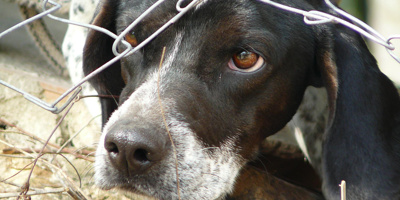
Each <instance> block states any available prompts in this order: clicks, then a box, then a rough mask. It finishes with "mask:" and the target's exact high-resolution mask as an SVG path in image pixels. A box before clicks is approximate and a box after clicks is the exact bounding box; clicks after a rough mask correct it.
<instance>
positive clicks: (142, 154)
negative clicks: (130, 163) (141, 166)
mask: <svg viewBox="0 0 400 200" xmlns="http://www.w3.org/2000/svg"><path fill="white" fill-rule="evenodd" d="M149 154H150V153H149V152H148V151H146V150H145V149H137V150H136V151H135V153H134V154H133V158H134V159H135V160H137V161H139V162H142V163H145V162H148V161H150V160H149V157H148V155H149Z"/></svg>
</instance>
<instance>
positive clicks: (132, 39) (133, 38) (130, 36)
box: [125, 32, 138, 47]
mask: <svg viewBox="0 0 400 200" xmlns="http://www.w3.org/2000/svg"><path fill="white" fill-rule="evenodd" d="M125 40H126V41H127V42H128V43H129V44H130V45H131V46H132V47H136V46H137V45H138V41H137V39H136V36H135V33H134V32H131V33H128V34H126V35H125Z"/></svg>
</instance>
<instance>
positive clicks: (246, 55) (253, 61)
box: [228, 51, 264, 72]
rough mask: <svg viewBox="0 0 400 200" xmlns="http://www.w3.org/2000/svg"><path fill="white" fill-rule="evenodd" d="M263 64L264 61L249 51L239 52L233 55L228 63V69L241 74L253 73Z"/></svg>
mask: <svg viewBox="0 0 400 200" xmlns="http://www.w3.org/2000/svg"><path fill="white" fill-rule="evenodd" d="M263 64H264V59H263V58H262V57H261V56H260V55H258V54H256V53H254V52H251V51H241V52H238V53H235V54H234V55H233V57H232V59H231V60H230V61H229V63H228V65H229V68H230V69H232V70H236V71H241V72H253V71H256V70H257V69H260V68H261V67H262V66H263Z"/></svg>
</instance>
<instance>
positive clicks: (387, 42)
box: [0, 0, 400, 114]
mask: <svg viewBox="0 0 400 200" xmlns="http://www.w3.org/2000/svg"><path fill="white" fill-rule="evenodd" d="M202 1H204V0H192V1H191V2H190V3H189V4H188V5H187V6H185V7H182V6H181V5H182V2H183V0H179V1H178V2H177V4H176V10H177V11H178V14H176V15H175V16H174V17H172V18H171V19H170V20H169V21H168V22H167V23H165V24H164V25H163V26H161V27H160V28H159V29H158V30H157V31H156V32H154V33H153V34H152V35H150V36H149V37H148V38H147V39H145V40H144V41H143V42H141V43H140V44H138V45H137V46H136V47H134V48H133V47H132V46H131V45H130V44H129V43H128V42H126V41H125V40H124V36H125V35H126V34H127V33H128V32H129V31H130V30H132V29H133V28H134V27H135V26H136V25H137V24H138V23H139V22H140V21H141V20H142V19H143V18H144V17H145V16H146V15H148V14H149V13H151V12H152V11H153V10H154V9H155V8H157V7H158V6H159V5H161V4H162V3H164V2H165V0H158V1H157V2H155V3H154V4H153V5H152V6H151V7H150V8H148V9H147V10H146V11H145V12H144V13H143V14H142V15H141V16H139V17H138V18H137V19H136V20H135V21H133V22H132V23H131V24H130V25H129V26H128V27H127V28H126V29H125V30H124V31H123V32H122V33H121V34H119V35H116V34H114V33H112V32H110V31H109V30H107V29H104V28H102V27H98V26H94V25H90V24H84V23H79V22H74V21H70V20H68V19H63V18H60V17H56V16H54V15H53V13H54V12H56V11H57V10H59V9H60V8H61V5H60V4H59V3H56V2H54V1H51V0H43V1H42V9H43V11H42V12H41V13H40V14H38V15H36V16H34V17H32V18H30V19H27V20H25V21H22V22H21V23H18V24H16V25H15V26H13V27H11V28H9V29H7V30H6V31H3V32H2V33H0V40H1V39H2V38H3V37H4V36H5V35H8V34H11V33H12V32H13V31H15V30H16V29H19V28H21V27H23V26H25V25H27V24H29V23H31V22H33V21H35V20H38V19H41V18H43V17H49V18H51V19H53V20H56V21H59V22H61V23H66V24H71V25H76V26H81V27H85V28H89V29H93V30H96V31H99V32H102V33H105V34H107V35H108V36H109V37H112V38H113V39H115V42H114V44H113V47H112V51H113V53H114V55H115V57H114V58H113V59H112V60H110V61H108V62H107V63H105V64H104V65H102V66H99V68H97V70H95V71H94V72H92V73H91V74H89V75H87V76H86V77H84V78H83V79H82V80H81V81H79V82H78V83H77V84H75V85H74V86H72V87H71V88H69V89H68V90H67V91H66V92H65V93H63V94H62V95H60V96H59V97H58V98H57V99H56V100H55V101H54V102H52V103H47V102H45V101H43V100H41V99H39V98H37V97H36V96H34V95H31V94H29V93H28V92H26V91H24V90H22V89H20V88H18V87H15V86H13V85H11V84H9V83H7V82H6V81H4V80H0V84H2V85H4V86H6V87H8V88H10V89H12V90H14V91H16V92H18V93H20V94H22V95H23V96H24V97H25V98H26V99H27V100H28V101H30V102H32V103H34V104H36V105H38V106H40V107H41V108H43V109H45V110H48V111H50V112H51V113H54V114H59V113H61V112H63V111H64V110H65V109H66V108H68V106H69V105H70V104H73V102H74V100H75V99H77V97H78V95H79V93H80V92H81V86H82V84H84V83H86V82H87V81H88V80H89V79H91V78H93V77H94V76H96V75H97V74H99V73H101V72H102V71H104V70H105V69H106V68H108V67H109V66H111V65H112V64H113V63H115V62H117V61H118V60H120V59H121V58H123V57H126V56H129V55H131V54H132V53H134V52H136V51H138V50H140V49H141V48H143V47H144V46H145V45H146V44H148V43H149V42H150V41H151V40H153V39H154V38H155V37H157V36H158V35H159V34H161V33H162V32H163V31H164V30H165V29H167V28H168V27H169V26H171V25H172V24H174V23H175V22H176V21H177V20H179V19H180V18H181V17H182V16H184V15H185V13H187V12H188V11H190V10H191V9H193V8H194V7H196V6H197V5H198V4H199V3H201V2H202ZM258 1H260V2H263V3H265V4H269V5H271V6H273V7H276V8H277V9H281V10H282V11H283V12H292V13H296V14H299V15H303V16H304V23H306V24H309V25H318V24H324V23H338V24H342V25H343V26H346V27H348V28H350V29H352V30H354V31H356V32H358V33H360V34H361V35H363V36H365V37H366V38H368V39H370V40H371V41H373V42H375V43H377V44H379V45H381V46H383V47H384V48H386V49H387V51H388V53H389V54H390V55H391V56H392V57H393V58H394V59H395V60H396V61H397V62H399V63H400V58H399V57H398V56H397V55H395V53H394V50H395V46H394V45H393V44H392V41H393V40H397V39H400V35H393V36H390V37H388V38H385V37H384V36H382V35H381V34H380V33H379V32H377V31H375V30H374V29H373V28H371V27H370V26H368V25H367V24H365V23H364V22H362V21H361V20H358V19H357V18H355V17H353V16H352V15H349V14H348V13H346V12H344V11H342V10H341V9H339V8H337V7H336V6H335V5H334V4H332V3H331V2H330V1H329V0H325V2H326V4H327V5H328V6H329V7H330V8H331V9H332V10H333V11H334V12H335V13H336V14H337V15H339V16H342V17H343V18H341V17H337V16H334V15H332V14H329V13H324V12H321V11H316V10H311V11H305V10H301V9H298V8H293V7H290V6H287V5H283V4H280V3H277V2H275V1H271V0H258ZM344 18H345V19H347V20H344ZM119 45H124V46H125V47H126V48H125V49H126V50H125V51H123V52H121V53H120V52H118V51H117V48H118V46H119ZM64 99H67V100H66V102H65V103H63V104H62V105H61V106H57V105H58V104H60V103H61V101H62V100H64Z"/></svg>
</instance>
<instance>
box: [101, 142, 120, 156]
mask: <svg viewBox="0 0 400 200" xmlns="http://www.w3.org/2000/svg"><path fill="white" fill-rule="evenodd" d="M104 147H105V149H106V150H107V151H108V152H109V153H115V154H118V153H119V149H118V146H117V145H116V144H115V143H114V142H107V143H106V144H105V145H104Z"/></svg>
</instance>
